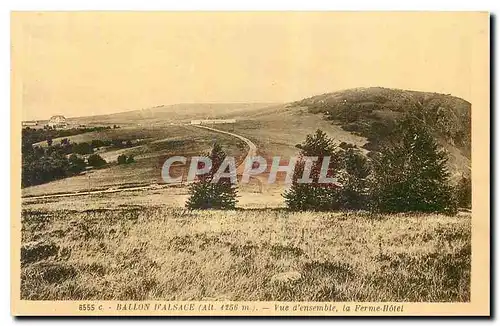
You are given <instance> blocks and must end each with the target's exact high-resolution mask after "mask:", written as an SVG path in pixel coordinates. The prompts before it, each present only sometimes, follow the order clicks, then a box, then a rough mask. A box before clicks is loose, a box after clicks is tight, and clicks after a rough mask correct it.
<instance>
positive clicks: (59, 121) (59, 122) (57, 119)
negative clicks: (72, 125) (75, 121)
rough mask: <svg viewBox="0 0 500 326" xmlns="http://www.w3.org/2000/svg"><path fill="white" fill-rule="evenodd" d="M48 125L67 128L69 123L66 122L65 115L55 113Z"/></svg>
mask: <svg viewBox="0 0 500 326" xmlns="http://www.w3.org/2000/svg"><path fill="white" fill-rule="evenodd" d="M48 125H49V127H52V128H66V127H67V126H68V123H67V122H66V118H65V117H64V116H62V115H55V116H53V117H51V118H50V120H49V122H48Z"/></svg>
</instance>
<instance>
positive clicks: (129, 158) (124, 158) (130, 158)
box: [117, 154, 135, 164]
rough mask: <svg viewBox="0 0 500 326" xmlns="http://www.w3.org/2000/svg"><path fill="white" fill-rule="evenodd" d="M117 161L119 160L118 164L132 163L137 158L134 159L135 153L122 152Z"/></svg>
mask: <svg viewBox="0 0 500 326" xmlns="http://www.w3.org/2000/svg"><path fill="white" fill-rule="evenodd" d="M117 162H118V164H130V163H134V162H135V160H134V156H133V155H130V156H127V155H125V154H122V155H120V156H118V159H117Z"/></svg>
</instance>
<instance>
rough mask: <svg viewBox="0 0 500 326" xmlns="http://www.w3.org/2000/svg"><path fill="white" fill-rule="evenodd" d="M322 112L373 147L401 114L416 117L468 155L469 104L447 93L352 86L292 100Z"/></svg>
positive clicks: (315, 111)
mask: <svg viewBox="0 0 500 326" xmlns="http://www.w3.org/2000/svg"><path fill="white" fill-rule="evenodd" d="M292 106H294V107H306V108H307V109H308V110H309V112H311V113H322V114H324V115H325V118H326V119H328V120H331V121H332V122H333V123H335V124H337V125H340V126H341V127H342V129H344V130H346V131H350V132H352V133H354V134H357V135H360V136H363V137H366V138H367V139H368V141H369V143H368V144H367V145H365V148H367V149H375V150H376V149H377V148H378V145H379V143H380V142H381V141H383V140H384V138H385V137H387V135H389V133H390V131H391V130H392V128H393V127H394V124H395V122H397V121H398V119H399V118H400V117H402V116H403V115H404V114H411V115H413V116H414V117H416V118H418V119H420V120H421V121H422V122H424V123H425V124H426V125H427V126H429V128H430V129H431V130H432V131H433V133H434V134H435V136H436V137H437V138H438V139H439V140H440V141H441V143H443V144H444V145H446V146H448V147H454V148H457V149H458V150H459V151H460V153H461V154H462V155H464V156H466V157H467V158H470V150H471V149H470V146H471V130H470V128H471V126H470V123H471V104H470V103H469V102H467V101H465V100H463V99H461V98H458V97H454V96H451V95H445V94H438V93H428V92H417V91H408V90H400V89H388V88H381V87H371V88H355V89H349V90H344V91H339V92H334V93H327V94H323V95H318V96H313V97H310V98H306V99H303V100H301V101H297V102H294V103H292Z"/></svg>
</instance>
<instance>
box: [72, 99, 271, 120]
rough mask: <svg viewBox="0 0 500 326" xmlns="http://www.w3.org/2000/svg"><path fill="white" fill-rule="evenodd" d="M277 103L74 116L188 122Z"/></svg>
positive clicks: (187, 106) (231, 115)
mask: <svg viewBox="0 0 500 326" xmlns="http://www.w3.org/2000/svg"><path fill="white" fill-rule="evenodd" d="M273 105H276V104H275V103H193V104H191V103H186V104H173V105H160V106H156V107H152V108H147V109H141V110H134V111H127V112H120V113H114V114H107V115H95V116H89V117H80V118H74V119H75V120H78V121H79V122H81V123H119V124H137V123H144V124H154V123H165V122H186V121H189V120H190V119H205V118H207V119H213V118H219V119H220V118H237V117H238V116H239V115H241V114H248V113H249V112H252V111H255V110H260V109H262V108H265V107H269V106H273Z"/></svg>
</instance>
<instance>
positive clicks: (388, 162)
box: [186, 116, 472, 215]
mask: <svg viewBox="0 0 500 326" xmlns="http://www.w3.org/2000/svg"><path fill="white" fill-rule="evenodd" d="M297 147H298V148H299V149H300V154H299V159H298V162H297V164H296V167H295V171H294V175H293V182H292V185H291V187H290V188H289V189H288V190H286V191H285V192H284V194H283V197H284V199H285V203H286V205H287V207H288V209H290V210H294V211H340V210H368V211H372V212H381V213H398V212H425V213H430V212H437V213H444V214H450V215H453V214H456V213H457V211H458V209H459V208H470V206H471V194H472V192H471V179H470V175H463V176H462V177H461V179H460V180H459V182H458V183H456V184H453V183H452V182H451V180H450V172H449V169H448V157H447V153H446V152H445V151H444V150H443V149H442V148H440V146H439V144H438V142H437V141H436V139H435V137H434V136H433V134H432V133H431V131H430V130H429V129H428V128H427V126H425V125H424V124H423V123H421V122H420V121H419V120H418V119H415V118H413V117H411V116H407V117H406V118H404V119H402V120H401V121H400V122H399V123H398V125H397V126H396V128H394V129H393V130H392V131H391V135H390V137H387V140H386V141H385V142H384V143H383V144H382V146H381V148H380V150H379V151H377V152H370V155H365V154H363V153H362V152H361V151H360V150H359V149H358V148H357V147H356V146H354V145H351V144H346V143H341V144H340V145H336V144H335V143H334V141H333V140H332V139H331V138H329V137H328V136H327V135H326V133H325V132H323V131H321V130H317V131H316V133H314V134H313V135H308V136H307V137H306V139H305V141H304V142H303V143H302V144H299V145H297ZM208 156H209V157H210V158H211V159H212V162H215V163H214V164H213V165H212V169H211V171H210V172H209V173H207V174H206V175H203V176H201V177H200V178H199V179H198V181H197V182H195V183H194V184H192V185H191V186H190V190H189V193H190V197H189V199H188V201H187V202H186V207H187V208H189V209H207V208H216V209H234V208H235V206H236V203H237V191H236V186H235V185H233V184H231V182H230V181H229V180H224V179H221V181H220V182H219V183H218V184H212V183H211V182H210V181H211V180H212V178H213V174H214V173H215V171H217V169H218V168H219V166H220V163H221V162H222V161H223V159H224V158H225V154H224V152H223V151H222V148H221V147H220V145H218V144H215V145H214V147H213V149H212V151H211V153H210V154H209V155H208ZM326 156H329V157H330V166H329V167H328V175H329V176H334V177H336V178H337V180H338V182H337V183H320V182H318V179H319V176H320V169H321V163H322V158H323V157H326ZM306 157H318V158H319V160H317V161H315V162H313V163H312V166H311V167H310V171H311V172H310V178H311V179H312V182H311V183H300V182H298V180H299V179H300V178H301V177H302V174H303V171H304V167H305V163H306V162H305V158H306Z"/></svg>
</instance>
